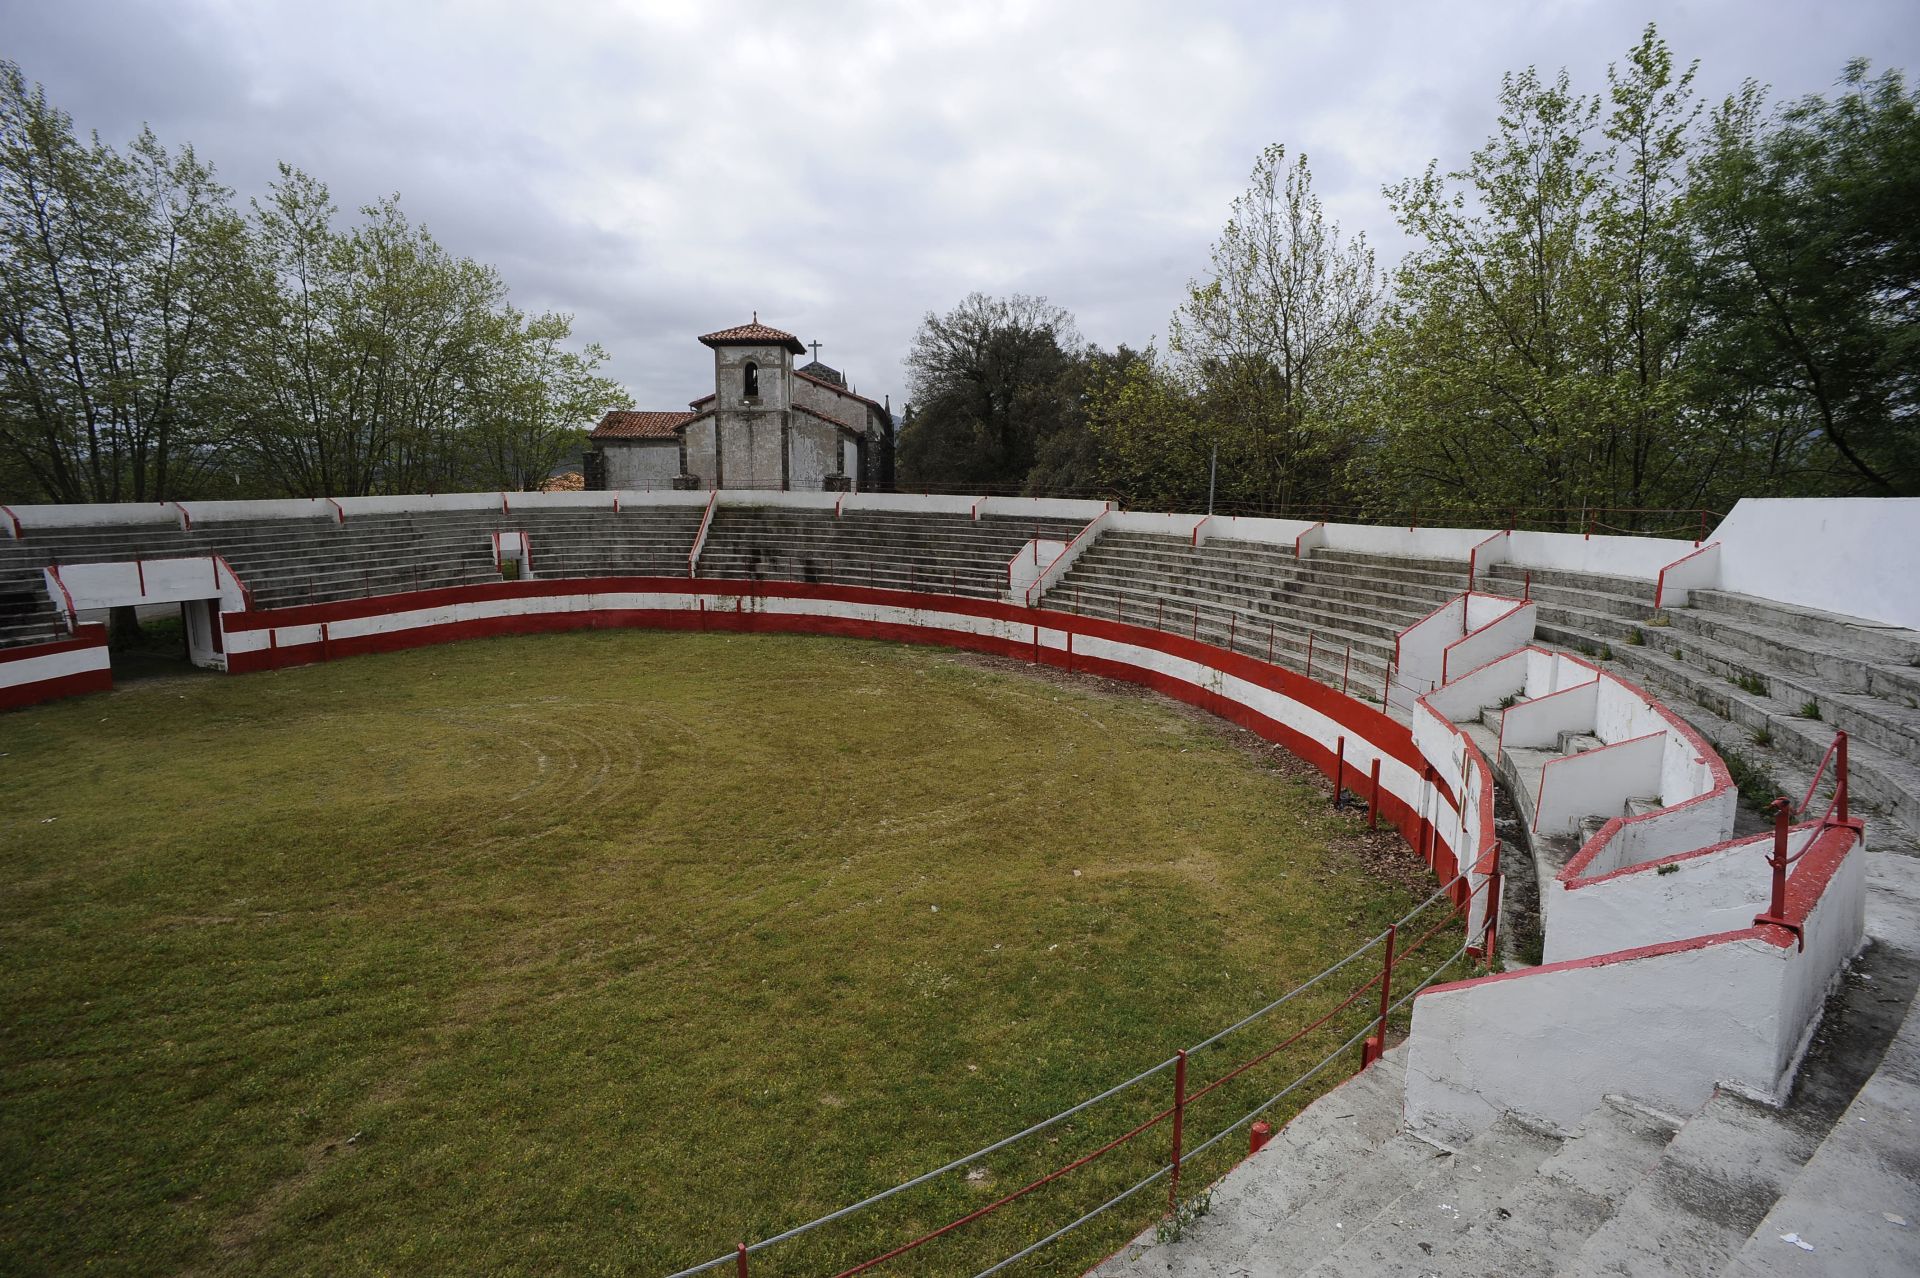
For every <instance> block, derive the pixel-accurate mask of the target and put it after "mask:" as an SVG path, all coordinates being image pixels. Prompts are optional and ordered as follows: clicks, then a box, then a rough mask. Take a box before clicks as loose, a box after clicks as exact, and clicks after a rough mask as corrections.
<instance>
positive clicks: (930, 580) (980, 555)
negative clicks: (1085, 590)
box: [699, 505, 1085, 599]
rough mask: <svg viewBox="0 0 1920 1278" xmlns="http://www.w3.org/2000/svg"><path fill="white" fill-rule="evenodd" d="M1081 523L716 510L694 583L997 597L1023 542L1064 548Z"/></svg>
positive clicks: (760, 509) (1002, 594)
mask: <svg viewBox="0 0 1920 1278" xmlns="http://www.w3.org/2000/svg"><path fill="white" fill-rule="evenodd" d="M1083 527H1085V524H1084V522H1081V521H1076V520H1064V519H1038V520H1035V519H1018V518H1012V517H1007V516H992V515H987V516H982V517H981V518H979V519H977V520H976V519H974V518H972V517H971V516H969V515H963V514H961V515H943V514H907V513H897V512H891V511H858V512H856V511H846V512H844V513H842V514H841V515H839V516H838V517H836V516H835V515H834V514H833V512H831V511H812V510H794V509H789V508H786V507H774V506H765V507H762V506H728V505H723V506H719V507H716V508H715V510H714V513H713V524H712V526H711V527H710V528H709V529H708V530H707V541H706V545H705V547H704V548H703V549H702V550H701V552H700V564H699V570H700V576H702V577H717V578H723V579H733V580H747V581H763V580H772V581H812V582H826V583H831V584H834V585H846V586H877V587H884V588H891V589H895V590H924V591H935V592H938V593H942V594H958V595H973V596H977V597H981V598H990V599H1004V598H1005V597H1006V594H1007V561H1008V560H1010V559H1012V558H1013V556H1014V555H1015V554H1016V553H1017V552H1018V551H1019V550H1020V548H1021V547H1022V546H1024V545H1026V544H1027V542H1029V541H1030V540H1034V539H1044V540H1052V541H1061V542H1065V541H1071V540H1072V539H1073V537H1074V535H1075V534H1076V533H1078V532H1079V531H1080V530H1081V529H1082V528H1083Z"/></svg>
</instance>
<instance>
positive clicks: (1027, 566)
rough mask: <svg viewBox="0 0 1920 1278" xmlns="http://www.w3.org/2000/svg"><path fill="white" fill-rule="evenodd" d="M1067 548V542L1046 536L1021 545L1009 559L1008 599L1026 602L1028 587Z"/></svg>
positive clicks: (1015, 601) (1014, 601)
mask: <svg viewBox="0 0 1920 1278" xmlns="http://www.w3.org/2000/svg"><path fill="white" fill-rule="evenodd" d="M1066 548H1067V543H1066V542H1064V541H1053V540H1051V539H1049V538H1046V537H1042V538H1040V539H1039V540H1038V541H1029V542H1028V543H1027V544H1026V545H1024V546H1022V547H1020V549H1019V550H1018V551H1017V552H1015V554H1014V556H1013V558H1011V559H1009V560H1008V561H1007V599H1008V600H1009V601H1010V602H1012V603H1024V602H1026V598H1027V587H1028V586H1031V585H1032V584H1033V583H1034V582H1035V581H1037V580H1039V578H1040V574H1041V573H1043V572H1045V571H1046V570H1047V567H1048V565H1050V564H1052V563H1053V561H1054V560H1055V559H1056V558H1058V557H1059V555H1060V552H1062V551H1064V550H1065V549H1066Z"/></svg>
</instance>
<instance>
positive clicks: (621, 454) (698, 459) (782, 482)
mask: <svg viewBox="0 0 1920 1278" xmlns="http://www.w3.org/2000/svg"><path fill="white" fill-rule="evenodd" d="M700 341H701V342H702V343H703V344H705V345H706V346H708V347H709V348H711V349H712V351H713V393H712V394H710V395H703V396H701V397H700V398H699V399H696V400H694V401H693V402H692V403H690V404H689V405H688V406H687V409H688V411H686V412H665V413H651V412H628V411H616V412H610V413H608V414H607V415H606V416H604V417H602V418H601V419H600V424H599V425H597V426H595V427H594V428H593V433H592V434H590V435H589V436H588V437H587V438H588V445H587V453H586V459H585V471H586V484H587V487H588V488H592V489H610V488H613V489H636V488H637V489H648V488H690V489H706V488H769V489H778V490H781V491H791V492H821V491H827V492H835V491H837V492H866V491H881V492H884V491H887V490H890V489H891V488H892V487H893V413H892V411H891V409H890V408H889V406H888V405H886V404H877V403H875V402H874V401H873V400H870V399H868V398H866V397H865V396H864V395H856V394H854V392H853V391H852V389H850V388H849V387H848V386H847V380H846V378H845V377H844V376H842V375H841V373H840V372H839V371H838V370H836V369H832V368H829V367H827V366H826V365H825V364H822V363H821V362H820V361H819V358H818V355H819V345H820V344H819V343H818V342H815V343H814V348H815V358H814V360H813V361H812V362H811V363H808V364H804V365H802V366H800V367H798V368H795V367H794V364H793V358H794V356H796V355H805V354H806V353H807V348H806V347H805V346H804V345H802V344H801V342H800V339H799V338H797V337H795V336H794V335H793V334H792V333H783V332H781V331H780V330H779V329H777V328H769V327H768V326H767V325H765V324H762V323H761V322H760V317H759V315H758V314H756V315H755V316H754V317H753V322H752V323H750V324H742V325H740V326H738V327H737V328H724V329H721V330H720V331H719V332H717V333H708V334H706V335H705V336H704V337H702V338H701V339H700Z"/></svg>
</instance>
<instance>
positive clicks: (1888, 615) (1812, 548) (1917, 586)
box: [1674, 497, 1920, 629]
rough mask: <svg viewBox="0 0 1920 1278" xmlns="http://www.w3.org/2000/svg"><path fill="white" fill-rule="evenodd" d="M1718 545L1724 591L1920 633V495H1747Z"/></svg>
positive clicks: (1724, 527)
mask: <svg viewBox="0 0 1920 1278" xmlns="http://www.w3.org/2000/svg"><path fill="white" fill-rule="evenodd" d="M1714 539H1715V540H1716V541H1718V542H1719V543H1720V585H1721V588H1722V589H1725V590H1732V591H1737V592H1739V593H1741V594H1746V595H1756V596H1758V597H1760V598H1762V599H1775V600H1778V601H1780V602H1781V603H1789V604H1798V605H1800V606H1802V607H1805V608H1817V609H1820V610H1822V611H1825V612H1836V613H1840V614H1842V615H1844V616H1851V617H1864V618H1867V619H1869V620H1872V621H1879V622H1884V623H1886V624H1888V625H1895V626H1907V627H1910V628H1913V629H1920V497H1829V498H1804V497H1768V498H1752V497H1749V498H1745V499H1743V500H1741V501H1740V502H1739V503H1738V504H1737V505H1735V506H1734V508H1733V510H1732V511H1731V512H1730V513H1729V514H1728V515H1727V518H1726V520H1725V522H1723V523H1722V524H1721V525H1720V527H1719V528H1718V529H1716V530H1715V532H1714ZM1674 558H1678V556H1674Z"/></svg>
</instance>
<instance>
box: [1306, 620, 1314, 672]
mask: <svg viewBox="0 0 1920 1278" xmlns="http://www.w3.org/2000/svg"><path fill="white" fill-rule="evenodd" d="M1307 678H1309V679H1311V678H1313V631H1312V629H1311V628H1309V629H1308V631H1307Z"/></svg>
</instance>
